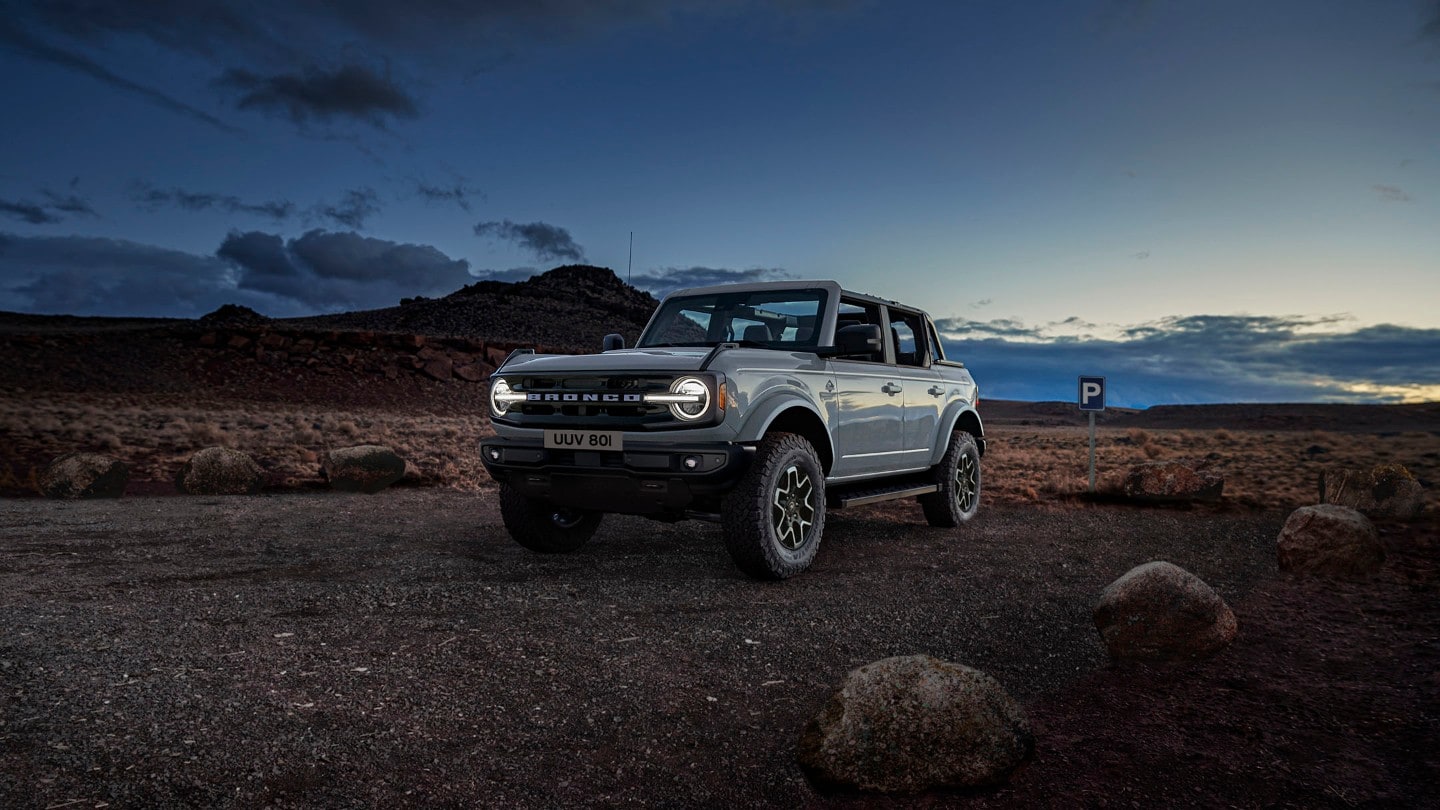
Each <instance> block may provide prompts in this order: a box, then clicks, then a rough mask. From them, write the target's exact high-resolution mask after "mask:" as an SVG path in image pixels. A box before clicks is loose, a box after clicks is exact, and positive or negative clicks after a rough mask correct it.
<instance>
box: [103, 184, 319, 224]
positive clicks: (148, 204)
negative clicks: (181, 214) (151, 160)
mask: <svg viewBox="0 0 1440 810" xmlns="http://www.w3.org/2000/svg"><path fill="white" fill-rule="evenodd" d="M130 199H132V200H134V201H135V203H136V204H137V205H138V206H139V207H141V208H143V209H145V210H147V211H156V210H159V209H160V208H164V207H167V206H174V207H176V208H183V209H185V210H186V211H207V210H210V209H215V210H219V211H225V212H227V213H231V214H254V215H256V216H263V217H269V218H270V219H273V220H275V221H277V222H281V221H284V220H286V219H289V218H290V216H291V215H292V214H294V213H295V204H294V203H292V202H290V201H288V200H265V201H262V202H245V201H244V200H242V199H240V198H239V197H236V196H235V195H233V194H210V193H205V192H194V191H185V190H184V189H180V188H169V189H160V188H155V187H154V186H151V185H150V184H148V183H143V182H137V183H134V184H132V185H131V188H130Z"/></svg>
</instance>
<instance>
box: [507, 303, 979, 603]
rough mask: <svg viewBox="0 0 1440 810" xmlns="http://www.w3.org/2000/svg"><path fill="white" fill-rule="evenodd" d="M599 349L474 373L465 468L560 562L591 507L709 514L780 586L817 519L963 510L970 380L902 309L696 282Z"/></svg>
mask: <svg viewBox="0 0 1440 810" xmlns="http://www.w3.org/2000/svg"><path fill="white" fill-rule="evenodd" d="M604 349H605V350H604V351H603V352H601V353H600V354H592V355H576V356H566V355H540V354H535V353H534V352H533V351H531V350H527V349H521V350H518V351H516V352H515V353H513V354H511V356H510V357H509V358H507V359H506V361H505V362H504V363H503V364H502V365H501V366H500V368H498V369H497V370H496V371H495V373H494V374H493V375H492V376H491V378H490V415H491V421H492V423H493V424H494V427H495V436H494V437H493V438H487V439H485V440H483V441H482V442H481V445H480V456H481V459H482V461H483V462H484V464H485V467H486V469H487V470H488V471H489V472H490V475H491V476H492V477H494V478H495V480H496V481H498V482H499V484H500V511H501V516H502V518H503V519H504V522H505V527H506V529H507V530H508V531H509V532H510V535H511V536H512V537H513V538H514V539H515V540H516V541H517V542H519V543H520V544H521V545H523V546H525V547H527V548H530V549H533V550H535V551H542V552H567V551H574V550H575V549H577V548H579V547H580V546H581V545H582V544H584V543H585V541H587V540H589V539H590V536H591V535H593V534H594V533H595V529H596V527H597V526H598V525H599V523H600V519H601V516H602V515H604V514H605V513H607V512H608V513H619V514H632V515H645V516H648V517H652V518H656V519H659V520H665V521H675V520H683V519H692V518H693V519H701V520H710V521H714V522H718V523H720V524H721V527H722V533H723V535H724V538H725V546H726V548H727V549H728V550H729V552H730V555H731V557H733V558H734V560H735V562H736V564H737V565H739V567H740V568H741V570H743V571H744V572H745V573H747V574H749V575H750V576H753V577H758V578H762V579H783V578H785V577H789V576H792V575H794V574H797V573H799V572H801V571H803V570H805V568H806V567H808V566H809V565H810V563H811V561H812V560H814V558H815V553H816V551H817V550H818V548H819V546H820V538H821V534H822V533H823V531H824V528H825V511H826V509H827V508H829V509H835V508H842V507H846V506H856V505H860V504H868V503H875V502H878V501H884V500H891V499H895V498H911V497H913V498H916V499H917V500H919V502H920V505H921V507H922V508H923V510H924V513H925V519H926V520H927V521H928V522H929V523H930V525H932V526H942V527H953V526H958V525H959V524H961V523H963V522H965V521H967V520H969V519H970V518H972V517H974V515H975V513H976V510H977V509H978V508H979V505H980V458H981V456H983V455H984V453H985V439H984V432H983V430H982V428H981V425H980V416H979V414H978V413H977V412H976V405H977V403H978V401H979V395H978V393H977V390H976V386H975V381H974V379H973V378H971V376H970V372H969V371H967V370H966V369H965V366H964V365H963V364H961V363H958V362H955V361H952V360H947V359H946V358H945V355H944V352H943V350H942V349H941V346H940V341H939V339H938V337H937V335H936V332H935V327H934V325H933V324H932V323H931V322H930V317H929V316H928V315H926V314H925V313H924V312H922V311H920V310H918V309H915V308H913V307H907V306H904V305H901V304H897V303H896V302H894V301H887V300H884V299H881V298H874V297H871V296H868V295H860V294H857V293H852V292H847V291H845V290H842V289H840V286H839V285H838V284H836V283H835V282H833V281H795V282H769V283H763V284H739V285H730V286H722V287H702V288H695V289H688V290H680V291H677V292H675V293H672V294H671V295H669V296H667V297H666V298H665V300H664V301H663V302H662V303H661V304H660V307H659V309H658V310H656V312H655V314H654V315H653V316H652V317H651V319H650V322H649V324H648V325H647V326H646V327H645V331H644V332H643V333H642V334H641V335H640V340H639V342H638V343H637V345H636V346H635V348H632V349H626V348H624V346H623V342H622V340H621V338H620V336H618V335H610V336H607V337H606V338H605V346H604Z"/></svg>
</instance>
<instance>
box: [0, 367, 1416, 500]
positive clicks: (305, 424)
mask: <svg viewBox="0 0 1440 810" xmlns="http://www.w3.org/2000/svg"><path fill="white" fill-rule="evenodd" d="M490 434H491V429H490V425H489V421H488V419H487V418H486V417H485V415H484V414H483V413H475V414H471V415H460V416H457V415H454V414H438V415H437V414H431V413H426V412H423V411H420V410H418V409H417V410H416V411H415V412H413V413H404V412H397V411H394V410H362V409H353V410H325V409H317V408H315V407H311V406H304V405H297V406H287V405H283V404H282V405H272V404H256V403H249V402H246V403H230V402H208V403H207V402H199V403H197V402H195V401H193V400H190V399H188V398H182V397H163V396H158V395H152V396H98V395H32V396H26V397H24V398H19V397H15V396H13V395H0V491H3V492H11V493H16V492H33V491H34V483H33V481H34V472H35V468H36V467H37V466H40V465H43V464H44V463H46V462H48V461H49V460H50V459H51V458H54V457H55V456H57V455H59V454H61V453H65V452H70V451H74V450H91V451H99V452H106V453H110V454H112V455H115V456H117V457H119V458H121V459H123V460H125V461H126V462H128V463H129V464H131V467H132V480H134V481H137V482H147V481H148V482H163V483H165V484H168V483H169V482H171V481H173V480H174V478H175V474H176V472H178V471H179V469H180V466H181V465H182V464H183V463H184V462H185V460H186V459H188V458H189V457H190V456H191V455H192V454H193V453H195V451H197V450H199V449H201V448H203V447H208V446H211V445H217V444H219V445H224V446H227V447H233V448H236V449H239V450H244V451H245V452H247V453H250V454H251V455H252V456H254V457H255V458H256V460H257V461H259V462H260V463H261V465H262V466H263V467H265V468H266V469H267V470H269V471H270V473H271V477H272V479H273V480H274V481H275V483H277V484H280V485H284V486H294V487H303V486H309V485H318V484H320V483H321V481H322V479H321V477H320V463H321V461H322V459H323V457H324V454H325V452H326V451H327V450H328V449H330V448H333V447H343V446H347V445H354V444H382V445H387V446H389V447H391V448H393V449H394V450H395V451H396V452H397V453H399V454H400V455H401V456H403V457H405V458H406V459H407V460H409V461H410V462H411V463H413V464H414V465H415V467H416V468H417V469H418V470H419V471H420V474H421V476H422V477H423V478H424V479H426V480H428V481H430V482H432V483H435V484H438V485H442V486H447V487H453V488H456V489H463V490H476V489H480V488H483V487H487V486H489V485H490V477H489V476H488V475H487V474H486V473H485V471H484V468H483V467H482V466H481V464H480V458H479V452H478V447H477V445H478V442H479V440H480V439H481V438H483V437H485V436H488V435H490ZM988 438H989V440H990V442H989V447H988V451H987V453H986V455H985V461H984V470H985V498H986V501H987V502H990V503H999V502H1009V503H1041V504H1043V503H1055V504H1069V503H1073V502H1074V498H1075V496H1077V495H1079V494H1081V493H1084V492H1085V491H1086V490H1087V488H1088V481H1087V461H1086V459H1087V453H1088V446H1087V442H1088V437H1087V431H1086V428H1084V427H1040V426H1035V427H1031V426H1023V427H1022V426H997V427H992V428H990V431H989V435H988ZM1157 459H1158V460H1165V461H1170V460H1174V461H1182V462H1187V463H1192V464H1198V465H1204V466H1206V467H1208V468H1209V469H1211V470H1213V471H1215V472H1218V473H1220V474H1222V475H1224V476H1225V498H1226V500H1227V501H1228V502H1230V503H1236V504H1241V505H1246V506H1253V507H1260V508H1275V509H1288V508H1293V507H1295V506H1300V505H1304V504H1307V503H1314V502H1315V501H1316V498H1317V480H1318V476H1319V473H1320V470H1321V469H1322V468H1324V467H1325V466H1327V465H1339V466H1346V467H1369V466H1372V465H1374V464H1378V463H1381V462H1388V463H1399V464H1403V465H1405V466H1406V467H1408V468H1409V469H1410V470H1411V472H1413V473H1414V474H1415V475H1416V476H1417V477H1418V478H1420V479H1421V480H1422V481H1424V482H1427V483H1428V484H1429V491H1428V493H1427V496H1428V499H1429V502H1430V504H1431V507H1432V508H1435V507H1436V506H1437V505H1440V503H1437V501H1440V497H1437V493H1436V489H1437V488H1436V486H1435V483H1434V482H1437V481H1440V435H1437V434H1435V433H1425V432H1414V431H1412V432H1406V433H1387V434H1360V433H1328V432H1323V431H1275V432H1269V431H1248V430H1235V429H1224V430H1161V429H1148V430H1140V429H1138V428H1130V429H1122V428H1103V427H1102V428H1100V429H1099V430H1098V431H1097V445H1096V468H1097V484H1098V486H1099V488H1100V489H1101V490H1102V491H1104V490H1111V491H1113V490H1118V488H1119V486H1120V482H1121V481H1122V480H1123V477H1124V475H1125V473H1126V471H1128V469H1129V468H1130V467H1131V466H1132V465H1134V464H1139V463H1143V462H1147V461H1153V460H1157Z"/></svg>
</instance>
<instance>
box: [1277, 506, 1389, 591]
mask: <svg viewBox="0 0 1440 810" xmlns="http://www.w3.org/2000/svg"><path fill="white" fill-rule="evenodd" d="M1275 551H1276V556H1277V557H1278V559H1279V563H1280V568H1281V569H1282V570H1285V571H1294V572H1296V573H1301V574H1319V575H1320V576H1332V577H1353V576H1364V575H1366V574H1370V573H1372V572H1374V571H1375V570H1377V569H1379V568H1380V564H1381V563H1383V562H1384V561H1385V548H1384V546H1382V545H1380V535H1379V533H1378V532H1376V531H1375V524H1373V523H1371V522H1370V520H1369V518H1367V517H1365V516H1364V515H1362V514H1361V513H1360V512H1359V511H1357V510H1355V509H1351V508H1350V507H1348V506H1338V505H1336V504H1321V505H1319V506H1302V507H1300V508H1299V509H1296V510H1295V511H1294V512H1291V513H1290V517H1289V518H1287V519H1286V520H1285V525H1284V527H1282V528H1281V529H1280V537H1279V538H1277V539H1276V541H1275Z"/></svg>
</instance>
